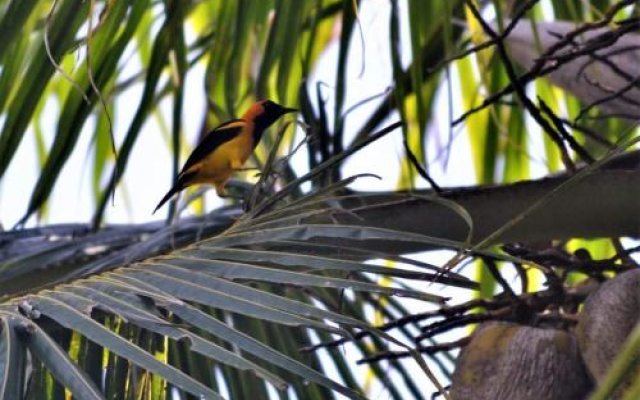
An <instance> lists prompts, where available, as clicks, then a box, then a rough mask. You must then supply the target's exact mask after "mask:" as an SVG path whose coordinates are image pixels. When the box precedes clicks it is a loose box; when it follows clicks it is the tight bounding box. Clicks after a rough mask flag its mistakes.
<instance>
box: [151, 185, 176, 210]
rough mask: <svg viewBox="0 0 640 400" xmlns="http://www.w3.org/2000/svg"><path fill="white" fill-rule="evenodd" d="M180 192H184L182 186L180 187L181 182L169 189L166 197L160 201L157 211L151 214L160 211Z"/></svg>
mask: <svg viewBox="0 0 640 400" xmlns="http://www.w3.org/2000/svg"><path fill="white" fill-rule="evenodd" d="M180 190H182V185H180V182H176V184H175V185H174V186H173V187H172V188H171V189H169V191H168V192H167V194H165V195H164V197H163V198H162V200H160V203H158V205H157V206H156V208H155V210H153V213H151V214H155V213H156V211H158V209H159V208H160V207H162V206H163V205H164V203H166V202H167V201H169V199H170V198H171V197H173V195H174V194H176V193H178V192H179V191H180Z"/></svg>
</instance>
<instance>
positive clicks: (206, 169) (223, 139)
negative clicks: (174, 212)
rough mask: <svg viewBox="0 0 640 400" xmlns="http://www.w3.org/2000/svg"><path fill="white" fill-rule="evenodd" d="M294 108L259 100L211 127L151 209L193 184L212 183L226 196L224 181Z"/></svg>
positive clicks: (238, 168)
mask: <svg viewBox="0 0 640 400" xmlns="http://www.w3.org/2000/svg"><path fill="white" fill-rule="evenodd" d="M296 111H298V110H297V109H295V108H287V107H283V106H281V105H280V104H278V103H275V102H273V101H271V100H261V101H258V102H256V103H254V104H253V105H252V106H251V107H249V109H248V110H247V111H246V112H245V113H244V114H243V115H242V117H240V118H237V119H232V120H230V121H227V122H224V123H222V124H221V125H219V126H217V127H216V128H214V129H212V130H211V131H210V132H209V133H208V134H207V135H206V136H205V137H204V138H203V139H202V141H200V143H199V144H198V145H197V146H196V148H195V149H194V150H193V152H192V153H191V155H190V156H189V158H187V161H186V162H185V164H184V166H183V167H182V170H181V171H180V173H179V174H178V177H177V179H176V182H175V184H174V185H173V187H171V189H169V191H168V192H167V194H165V195H164V197H163V198H162V200H160V203H158V205H157V206H156V208H155V210H153V213H154V214H155V212H156V211H158V209H159V208H160V207H162V206H163V205H164V204H165V203H166V202H167V201H168V200H169V199H170V198H171V197H172V196H173V195H174V194H176V193H178V192H180V191H181V190H183V189H185V188H186V187H188V186H191V185H195V184H212V185H213V186H214V187H215V189H216V193H217V194H218V196H220V197H226V193H225V184H226V183H227V181H228V180H229V178H230V177H231V175H232V174H233V173H234V172H236V171H240V170H242V166H243V165H244V163H245V162H246V161H247V159H248V158H249V156H250V155H251V153H253V150H254V149H255V148H256V146H257V145H258V143H259V142H260V139H261V138H262V134H263V132H264V131H265V129H267V128H268V127H269V126H271V125H272V124H273V123H274V122H276V121H277V120H278V119H279V118H280V117H282V116H283V115H285V114H288V113H293V112H296Z"/></svg>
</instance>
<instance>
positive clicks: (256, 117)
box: [247, 100, 298, 143]
mask: <svg viewBox="0 0 640 400" xmlns="http://www.w3.org/2000/svg"><path fill="white" fill-rule="evenodd" d="M296 111H298V110H296V109H295V108H287V107H283V106H281V105H280V104H278V103H275V102H273V101H271V100H262V101H259V102H257V103H256V104H254V105H253V107H251V109H250V110H249V111H248V112H247V114H251V117H252V118H253V121H254V123H255V134H256V138H255V143H257V142H258V141H259V140H260V137H261V136H262V132H263V131H264V130H265V129H267V128H268V127H269V126H271V124H273V123H274V122H276V121H277V120H278V118H280V117H282V116H283V115H284V114H287V113H291V112H296Z"/></svg>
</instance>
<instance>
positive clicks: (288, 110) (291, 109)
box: [283, 107, 298, 114]
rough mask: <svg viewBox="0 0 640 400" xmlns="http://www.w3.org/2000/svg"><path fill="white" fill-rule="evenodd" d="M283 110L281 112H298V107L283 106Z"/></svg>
mask: <svg viewBox="0 0 640 400" xmlns="http://www.w3.org/2000/svg"><path fill="white" fill-rule="evenodd" d="M283 110H284V112H283V114H289V113H292V112H298V109H297V108H287V107H283Z"/></svg>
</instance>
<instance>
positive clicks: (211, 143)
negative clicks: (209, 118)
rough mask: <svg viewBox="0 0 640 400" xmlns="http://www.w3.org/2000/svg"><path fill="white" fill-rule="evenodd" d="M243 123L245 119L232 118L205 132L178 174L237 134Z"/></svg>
mask: <svg viewBox="0 0 640 400" xmlns="http://www.w3.org/2000/svg"><path fill="white" fill-rule="evenodd" d="M245 123H246V121H245V120H243V119H232V120H231V121H227V122H225V123H224V124H222V125H220V126H218V127H216V128H214V129H212V130H211V132H209V133H207V135H206V136H205V137H204V139H202V141H201V142H200V143H198V145H197V146H196V148H195V149H194V150H193V152H192V153H191V155H190V156H189V158H187V162H185V163H184V167H182V172H181V173H180V174H182V173H184V172H185V171H187V170H188V169H189V168H191V167H192V166H193V165H195V164H197V163H198V162H199V161H202V160H203V159H204V158H205V157H206V156H208V155H209V154H211V152H212V151H214V150H215V149H217V148H218V147H220V145H222V144H224V143H226V142H228V141H229V140H231V139H233V138H234V137H236V136H238V135H239V134H240V133H241V132H242V129H244V124H245Z"/></svg>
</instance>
